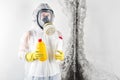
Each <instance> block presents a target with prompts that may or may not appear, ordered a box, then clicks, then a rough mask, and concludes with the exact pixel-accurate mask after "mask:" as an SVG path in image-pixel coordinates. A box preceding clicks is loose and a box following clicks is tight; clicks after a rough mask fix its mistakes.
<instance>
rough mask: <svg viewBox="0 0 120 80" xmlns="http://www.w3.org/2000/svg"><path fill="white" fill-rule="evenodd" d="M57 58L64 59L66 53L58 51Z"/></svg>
mask: <svg viewBox="0 0 120 80" xmlns="http://www.w3.org/2000/svg"><path fill="white" fill-rule="evenodd" d="M55 59H56V60H64V53H63V52H62V51H59V50H58V51H57V54H55Z"/></svg>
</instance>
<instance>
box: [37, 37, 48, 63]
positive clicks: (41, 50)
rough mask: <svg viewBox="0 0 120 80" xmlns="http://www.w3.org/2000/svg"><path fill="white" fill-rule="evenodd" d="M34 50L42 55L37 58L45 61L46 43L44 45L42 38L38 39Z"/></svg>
mask: <svg viewBox="0 0 120 80" xmlns="http://www.w3.org/2000/svg"><path fill="white" fill-rule="evenodd" d="M36 51H37V52H38V53H40V54H41V55H42V57H41V58H40V59H39V60H40V61H45V60H47V51H46V45H45V43H44V42H43V41H42V39H38V43H37V49H36Z"/></svg>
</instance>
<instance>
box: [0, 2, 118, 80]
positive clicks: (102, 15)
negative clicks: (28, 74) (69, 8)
mask: <svg viewBox="0 0 120 80" xmlns="http://www.w3.org/2000/svg"><path fill="white" fill-rule="evenodd" d="M44 1H45V2H50V3H51V1H53V0H0V56H1V57H0V80H23V77H24V63H23V62H22V61H20V60H19V59H18V47H19V41H20V38H21V36H22V34H23V33H24V32H25V31H26V30H27V29H29V27H30V26H31V25H32V12H33V9H34V8H35V7H36V5H37V4H38V3H39V2H44ZM54 2H55V3H56V1H54ZM119 2H120V1H119V0H114V1H113V0H87V2H86V3H87V16H86V19H85V26H84V32H85V35H84V40H85V45H84V48H85V54H86V57H87V59H88V60H89V61H90V62H91V63H93V64H94V65H95V66H96V67H101V68H103V69H104V70H107V71H109V72H112V73H115V74H117V75H118V76H120V68H119V67H120V63H119V60H120V59H119V57H120V51H119V50H120V35H119V34H120V31H119V29H120V28H119V26H120V22H119V21H120V20H119V19H120V15H119V14H120V10H119V7H120V5H119ZM55 3H51V6H52V7H56V8H55V9H58V8H59V7H60V5H55ZM55 11H56V14H58V13H61V10H60V9H59V10H55ZM65 17H66V16H65V15H60V14H59V15H56V18H57V19H59V20H56V25H57V26H58V27H59V29H60V30H61V31H63V33H64V35H65V41H67V38H66V36H70V35H69V34H67V32H69V31H70V29H69V27H68V25H67V24H68V19H65ZM67 17H68V16H67ZM63 19H64V20H63ZM61 26H66V27H64V28H63V27H61ZM65 43H66V42H65Z"/></svg>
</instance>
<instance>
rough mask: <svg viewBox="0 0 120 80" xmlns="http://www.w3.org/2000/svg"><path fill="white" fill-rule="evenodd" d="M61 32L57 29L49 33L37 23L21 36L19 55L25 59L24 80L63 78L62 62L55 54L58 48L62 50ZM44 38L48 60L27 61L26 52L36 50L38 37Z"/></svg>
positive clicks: (59, 79)
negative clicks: (51, 33)
mask: <svg viewBox="0 0 120 80" xmlns="http://www.w3.org/2000/svg"><path fill="white" fill-rule="evenodd" d="M61 37H62V35H61V33H60V32H59V31H58V30H56V31H55V33H54V34H53V35H50V36H49V35H47V34H45V33H44V31H43V30H42V29H41V28H40V27H39V26H38V25H37V24H36V22H35V25H34V26H32V28H31V29H29V30H28V31H27V32H26V33H25V34H24V35H23V37H22V38H21V43H20V49H19V57H20V59H22V60H24V61H25V79H24V80H61V71H60V63H61V61H60V60H59V61H58V60H56V59H55V57H54V54H56V51H57V49H58V45H59V49H60V50H62V46H63V45H62V44H63V38H61ZM40 38H42V41H43V42H44V43H45V45H46V48H47V55H48V59H47V60H46V61H43V62H42V61H39V60H35V61H32V62H27V61H26V59H25V56H26V53H28V52H33V51H35V50H36V44H37V42H38V39H40Z"/></svg>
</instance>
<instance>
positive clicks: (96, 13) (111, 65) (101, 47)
mask: <svg viewBox="0 0 120 80" xmlns="http://www.w3.org/2000/svg"><path fill="white" fill-rule="evenodd" d="M86 2H87V3H86V4H87V16H86V20H85V28H84V31H85V36H84V39H85V53H86V56H87V58H88V60H89V61H91V62H92V63H93V64H94V65H95V66H97V67H100V68H103V69H104V70H107V71H109V72H111V73H115V74H117V75H118V76H119V77H120V62H119V61H120V5H119V3H120V1H119V0H87V1H86Z"/></svg>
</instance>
